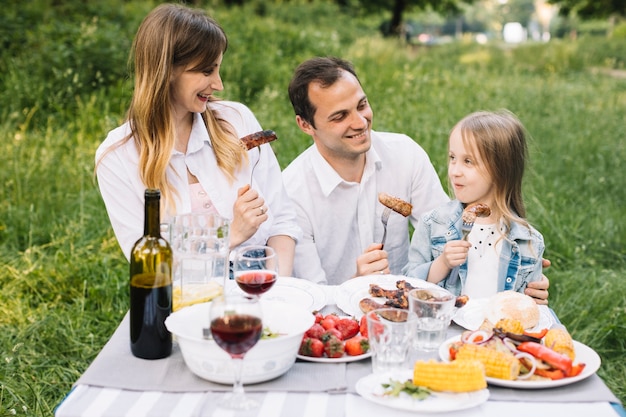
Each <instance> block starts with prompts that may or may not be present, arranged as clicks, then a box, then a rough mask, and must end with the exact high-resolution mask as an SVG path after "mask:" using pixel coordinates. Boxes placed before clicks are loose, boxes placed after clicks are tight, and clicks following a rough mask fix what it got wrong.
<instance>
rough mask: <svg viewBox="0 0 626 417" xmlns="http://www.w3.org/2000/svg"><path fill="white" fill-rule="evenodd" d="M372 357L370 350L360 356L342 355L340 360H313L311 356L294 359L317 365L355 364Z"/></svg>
mask: <svg viewBox="0 0 626 417" xmlns="http://www.w3.org/2000/svg"><path fill="white" fill-rule="evenodd" d="M371 356H372V351H371V350H370V351H369V352H365V353H364V354H362V355H357V356H350V355H347V354H345V353H344V354H343V356H342V357H341V358H326V357H322V358H315V357H313V356H304V355H300V354H298V355H296V357H297V358H298V359H302V360H303V361H308V362H317V363H343V362H356V361H360V360H363V359H367V358H370V357H371Z"/></svg>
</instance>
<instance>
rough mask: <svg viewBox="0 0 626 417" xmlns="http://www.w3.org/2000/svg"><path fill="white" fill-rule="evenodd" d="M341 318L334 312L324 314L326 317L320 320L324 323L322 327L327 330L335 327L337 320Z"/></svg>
mask: <svg viewBox="0 0 626 417" xmlns="http://www.w3.org/2000/svg"><path fill="white" fill-rule="evenodd" d="M338 320H339V317H337V316H336V315H334V314H328V315H326V316H324V318H323V319H322V320H321V321H320V324H321V325H322V327H324V328H325V329H326V330H328V329H334V328H335V326H336V325H337V321H338Z"/></svg>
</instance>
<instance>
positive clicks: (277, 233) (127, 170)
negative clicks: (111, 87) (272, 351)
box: [96, 4, 301, 276]
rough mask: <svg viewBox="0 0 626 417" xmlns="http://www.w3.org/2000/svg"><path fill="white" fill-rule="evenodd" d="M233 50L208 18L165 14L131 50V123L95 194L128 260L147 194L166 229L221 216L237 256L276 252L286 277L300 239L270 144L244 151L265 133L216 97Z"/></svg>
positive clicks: (106, 160)
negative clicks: (156, 201)
mask: <svg viewBox="0 0 626 417" xmlns="http://www.w3.org/2000/svg"><path fill="white" fill-rule="evenodd" d="M227 45H228V41H227V38H226V34H225V33H224V31H223V30H222V28H221V27H220V26H219V25H218V24H217V23H216V22H215V21H214V20H213V19H211V18H210V17H208V16H206V15H205V14H204V13H203V12H202V11H199V10H194V9H190V8H187V7H185V6H182V5H175V4H163V5H160V6H158V7H156V8H155V9H154V10H152V12H150V14H148V16H147V17H146V18H145V19H144V21H143V22H142V23H141V26H140V27H139V30H138V31H137V35H136V37H135V40H134V42H133V50H132V55H131V57H132V58H133V60H134V65H135V73H134V76H135V88H134V92H133V98H132V101H131V104H130V108H129V110H128V120H127V121H126V123H124V124H123V125H122V126H120V127H118V128H116V129H114V130H112V131H111V132H109V134H108V136H107V138H106V140H105V141H104V142H103V143H102V144H101V145H100V147H99V148H98V150H97V152H96V173H97V177H98V185H99V187H100V192H101V194H102V198H103V200H104V203H105V205H106V209H107V212H108V214H109V218H110V220H111V224H112V226H113V230H114V232H115V235H116V237H117V240H118V242H119V244H120V246H121V248H122V250H123V252H124V254H125V255H126V258H128V257H129V254H130V250H131V248H132V246H133V244H134V243H135V241H136V240H137V239H138V238H139V237H141V235H142V234H143V224H144V221H143V213H144V208H143V207H144V200H143V196H144V190H145V189H146V188H159V189H160V190H161V195H162V200H163V202H164V207H165V210H163V211H162V212H163V213H164V214H165V216H164V217H165V218H166V219H167V218H168V217H171V216H174V215H176V214H183V213H188V212H192V211H200V210H210V211H215V212H217V213H218V214H220V215H221V216H222V217H225V218H227V219H230V220H231V227H230V246H231V249H232V248H234V247H237V246H240V245H253V244H256V245H269V246H272V247H274V249H275V250H276V252H277V253H278V255H279V265H280V269H281V270H280V273H281V275H287V276H289V275H291V272H292V265H293V255H294V248H295V239H297V238H298V237H299V234H300V233H301V232H300V229H299V227H298V226H297V223H296V213H295V209H294V208H293V206H292V204H291V203H290V201H289V199H288V197H287V194H286V192H285V189H284V187H283V184H282V181H281V172H280V166H279V165H278V161H277V160H276V156H275V155H274V153H273V151H272V148H271V147H270V145H269V144H264V145H261V147H260V148H259V149H256V148H255V149H252V150H250V151H246V150H245V148H244V147H242V145H241V143H240V138H241V137H243V136H246V135H248V134H250V133H254V132H258V131H260V130H262V129H261V126H260V124H259V122H258V121H257V119H256V118H255V116H254V115H253V114H252V112H251V111H250V109H248V108H247V107H246V106H244V105H243V104H241V103H236V102H229V101H220V100H218V99H217V98H216V97H215V96H214V93H215V92H219V91H221V90H223V88H224V86H223V84H222V80H221V78H220V73H219V70H220V66H221V65H222V59H223V57H224V53H225V51H226V48H227ZM257 162H258V164H257ZM255 165H256V167H255V168H254V171H252V167H253V166H255ZM252 172H253V173H254V176H253V177H252V178H251V173H252Z"/></svg>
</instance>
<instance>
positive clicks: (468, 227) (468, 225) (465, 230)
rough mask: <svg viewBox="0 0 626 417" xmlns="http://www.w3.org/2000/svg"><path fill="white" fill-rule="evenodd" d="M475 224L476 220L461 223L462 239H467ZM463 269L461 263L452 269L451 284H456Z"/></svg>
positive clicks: (449, 280)
mask: <svg viewBox="0 0 626 417" xmlns="http://www.w3.org/2000/svg"><path fill="white" fill-rule="evenodd" d="M473 226H474V222H466V221H463V223H461V236H462V237H461V240H467V236H468V235H469V233H470V232H471V231H472V227H473ZM460 269H461V265H459V266H455V267H454V268H453V269H452V271H450V278H449V279H448V282H449V283H450V285H456V282H457V280H458V279H459V270H460ZM461 294H463V288H462V287H461Z"/></svg>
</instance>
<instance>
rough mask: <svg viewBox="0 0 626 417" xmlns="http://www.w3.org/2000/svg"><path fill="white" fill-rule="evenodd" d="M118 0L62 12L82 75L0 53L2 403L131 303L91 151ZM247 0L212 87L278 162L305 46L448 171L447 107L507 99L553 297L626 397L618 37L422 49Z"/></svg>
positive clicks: (58, 387) (503, 103)
mask: <svg viewBox="0 0 626 417" xmlns="http://www.w3.org/2000/svg"><path fill="white" fill-rule="evenodd" d="M111 4H112V5H113V6H111V7H112V8H114V7H117V8H115V9H114V10H113V9H112V10H104V11H103V13H102V14H101V17H100V20H98V21H96V20H91V19H84V21H85V22H87V23H72V21H73V20H72V19H69V23H67V24H68V25H70V26H71V25H72V24H74V25H75V26H77V27H81V30H80V31H76V33H77V34H75V35H74V36H78V37H79V38H80V39H81V40H82V43H81V42H73V43H72V45H74V49H71V48H70V49H69V50H65V49H64V51H66V52H67V54H69V58H67V57H66V59H70V58H71V57H72V52H71V51H73V50H74V51H83V52H85V51H86V52H85V56H88V57H93V56H94V54H93V53H91V52H90V49H89V48H94V50H96V51H100V52H101V53H103V54H104V53H105V51H108V52H107V53H109V54H110V56H109V55H105V56H104V59H102V62H104V64H103V63H102V62H99V64H98V65H100V66H101V67H99V68H100V69H99V70H98V71H100V74H101V75H100V78H97V77H96V78H97V80H99V81H93V82H91V83H88V82H83V81H80V80H83V78H82V77H83V76H84V77H85V78H84V79H86V78H87V72H88V71H89V68H94V67H95V63H94V62H92V61H88V62H83V61H81V60H76V61H75V62H77V64H76V66H75V67H74V68H73V69H74V71H75V72H74V73H73V74H72V75H73V76H69V75H67V74H66V72H67V71H65V72H64V71H63V70H64V68H63V67H59V68H58V71H44V69H45V68H47V69H49V68H48V67H49V66H47V65H46V61H45V59H46V57H45V56H44V51H40V52H41V56H39V55H38V54H37V53H36V51H35V52H33V50H28V51H27V53H21V54H19V53H18V54H17V56H16V57H14V58H10V59H9V57H8V55H6V54H5V55H3V60H2V64H1V66H0V74H2V75H1V77H2V78H0V87H2V88H0V166H2V170H0V183H1V184H3V186H2V187H1V188H0V265H1V266H0V285H1V288H2V291H0V335H1V336H0V353H1V355H2V357H1V358H0V359H1V360H2V367H1V368H0V415H25V416H50V415H52V413H53V409H54V407H55V406H56V405H57V404H58V403H59V402H60V401H61V400H62V399H63V397H64V395H65V394H66V393H67V392H68V391H69V390H70V388H71V385H72V383H73V382H75V381H76V380H77V379H78V377H79V376H80V375H81V373H82V372H83V371H84V370H85V369H86V367H87V366H88V365H89V363H90V361H91V360H93V358H94V357H95V356H96V355H97V353H98V352H99V350H100V349H101V348H102V346H103V345H104V343H106V341H107V340H108V338H109V336H110V335H111V333H112V332H113V330H114V329H115V327H116V326H117V324H118V323H119V321H120V319H121V318H122V317H123V315H124V314H125V312H126V310H127V309H128V294H127V279H128V274H127V269H128V266H127V263H126V261H125V259H124V258H123V256H122V254H121V251H120V249H119V247H118V246H117V242H116V240H115V238H114V236H113V233H112V231H111V229H110V225H109V222H108V218H107V215H106V212H105V209H104V206H103V204H102V201H101V199H100V196H99V193H98V190H97V186H96V184H95V181H94V179H93V156H94V152H95V149H96V147H97V146H98V144H99V143H100V141H102V140H103V138H104V137H105V135H106V132H107V131H108V130H109V129H111V128H113V127H115V126H116V125H117V124H119V123H120V122H121V121H122V119H123V117H124V112H125V109H126V104H127V102H128V99H129V95H130V90H131V84H130V83H129V81H128V79H127V78H126V76H125V75H124V74H125V72H124V71H123V70H120V68H119V63H120V62H121V63H123V62H124V61H125V57H126V55H127V52H128V46H129V43H130V39H132V36H133V33H134V31H135V29H136V25H137V22H138V21H139V19H141V18H142V17H143V15H144V14H145V12H146V11H147V10H149V9H150V6H151V4H150V2H131V4H127V3H126V2H121V1H119V2H116V1H113V2H112V3H111ZM251 7H252V6H251ZM255 7H256V8H255V9H248V10H244V11H241V10H238V9H220V10H214V13H213V14H214V16H215V17H216V18H217V19H218V20H219V21H220V22H221V23H222V25H223V26H224V28H225V29H226V31H227V33H228V34H229V36H230V47H229V50H228V52H227V54H226V56H225V59H224V63H223V74H222V75H223V78H224V81H225V86H226V90H225V91H224V92H223V94H222V96H223V97H225V98H229V99H235V100H241V101H244V102H245V103H246V104H248V105H249V106H250V107H251V108H252V110H253V111H254V112H255V113H256V115H257V117H258V119H259V120H260V122H261V124H262V125H263V126H264V127H265V128H271V129H274V130H275V131H276V132H277V133H278V137H279V138H280V139H279V140H278V141H276V142H274V143H273V145H274V149H275V151H276V153H277V155H278V158H279V161H280V163H281V165H283V166H285V165H286V164H287V163H288V162H289V161H290V160H291V159H293V158H294V157H295V156H296V155H297V154H298V153H299V152H300V151H302V150H303V149H305V148H306V147H307V146H309V141H308V138H307V137H306V136H305V135H304V134H302V133H301V132H299V130H298V129H297V127H296V125H295V122H294V120H293V118H294V117H293V112H292V110H291V107H290V104H289V101H288V98H287V93H286V87H287V83H288V80H289V78H290V76H291V72H292V70H293V68H294V67H295V66H296V65H297V64H298V63H299V62H300V61H302V60H303V59H306V58H308V57H311V56H313V55H331V54H332V55H340V56H342V57H344V58H347V59H350V60H352V61H353V62H354V63H355V65H356V68H357V70H358V72H359V75H360V78H361V81H362V83H363V85H364V88H365V90H366V93H367V94H368V96H369V99H370V102H371V104H372V107H373V109H374V112H375V118H374V128H375V129H377V130H391V131H398V132H404V133H406V134H408V135H410V136H412V137H413V138H415V139H416V140H417V141H418V142H419V143H420V144H421V145H422V146H423V147H424V148H425V149H426V150H427V152H428V153H429V154H430V155H431V157H432V160H433V162H434V164H435V166H436V168H437V169H438V172H439V174H440V176H441V178H442V179H443V178H445V160H446V140H447V134H448V131H449V129H450V128H451V127H452V125H453V124H454V123H455V122H456V121H457V120H458V119H460V118H461V117H463V116H464V115H465V114H467V113H469V112H471V111H475V110H479V109H497V108H502V107H506V108H508V109H510V110H512V111H513V112H515V113H516V114H517V115H518V116H519V117H520V119H521V120H522V121H523V122H524V123H525V125H526V127H527V129H528V131H529V132H530V133H531V135H532V137H533V140H532V143H531V167H530V171H529V172H528V174H527V177H526V181H525V188H524V192H525V199H526V203H527V206H528V207H527V209H528V213H529V218H530V221H531V222H532V223H533V224H534V225H535V226H536V227H537V228H538V229H539V230H540V231H541V232H542V233H543V234H544V238H545V241H546V244H547V251H546V254H545V256H546V257H547V258H549V259H551V260H552V267H551V268H549V269H548V270H547V271H546V275H548V277H549V278H550V282H551V287H550V305H551V307H552V308H553V309H554V310H555V311H556V313H557V314H558V316H559V317H560V319H561V320H562V322H563V323H564V324H565V325H566V326H567V327H568V329H569V330H570V331H571V332H572V334H573V336H574V338H575V339H577V340H579V341H581V342H583V343H585V344H587V345H589V346H591V347H593V348H594V349H595V350H596V351H597V352H598V353H599V354H600V356H601V357H602V361H603V365H602V367H601V369H600V371H599V375H600V376H601V377H602V378H603V379H604V381H605V382H606V383H607V384H608V385H609V387H610V388H611V389H612V390H613V392H614V393H615V394H616V395H617V396H618V397H619V398H620V400H621V401H622V402H624V401H626V388H625V387H626V365H625V363H624V360H623V358H624V357H625V355H626V346H625V344H626V342H625V341H626V324H625V323H626V301H625V300H626V296H625V294H626V280H625V279H624V270H625V269H626V250H625V248H626V222H625V221H624V218H623V217H624V214H625V213H626V204H625V202H626V180H625V179H624V175H623V168H622V166H623V161H624V160H626V133H625V130H624V114H626V78H622V77H620V76H619V75H620V74H621V72H620V70H623V69H624V61H623V59H624V57H625V56H626V53H625V50H624V46H623V43H624V42H623V40H621V41H620V40H614V41H609V40H605V39H592V40H585V39H580V40H578V41H576V42H566V41H561V40H555V41H554V42H551V43H549V44H529V45H524V46H520V47H517V48H510V47H504V46H502V45H498V44H491V45H486V46H479V45H475V44H461V43H454V44H449V45H441V46H437V47H432V48H426V47H415V46H410V45H406V44H402V43H400V42H398V41H397V40H391V39H382V38H380V37H379V36H378V34H377V32H376V27H377V24H378V23H379V22H372V21H369V20H368V19H366V18H362V19H352V18H350V17H349V16H348V15H344V14H342V13H341V12H339V11H338V10H335V9H334V8H333V7H331V6H328V5H320V4H317V3H313V4H310V5H306V6H305V5H297V4H296V5H288V6H287V5H282V6H281V7H280V8H276V9H272V8H271V6H267V7H268V9H265V8H263V9H259V6H255ZM105 12H106V13H105ZM114 12H115V13H114ZM241 13H247V15H248V16H249V17H248V18H247V19H246V20H245V22H243V21H242V20H241V18H240V16H241ZM7 16H8V14H7ZM119 16H123V19H122V18H119ZM107 19H108V20H107ZM278 22H280V24H278ZM312 22H315V23H312ZM44 29H45V30H44ZM42 31H43V33H45V35H46V39H48V41H47V42H48V43H47V44H46V42H45V41H44V40H43V39H41V40H40V41H41V42H42V43H43V44H44V45H46V48H47V49H50V48H54V47H57V48H60V47H59V46H56V45H60V43H54V42H53V40H54V39H55V37H54V35H55V34H56V33H57V32H55V30H54V28H53V27H52V28H51V27H45V28H42ZM34 33H36V31H35V32H34ZM64 33H66V32H64ZM31 36H35V35H31ZM95 40H98V42H95ZM90 41H91V43H90ZM33 44H34V43H33ZM90 45H91V46H90ZM268 45H271V47H270V46H268ZM81 48H82V49H81ZM7 50H8V49H7ZM58 51H60V49H57V52H58ZM87 52H89V53H87ZM59 53H60V52H59ZM82 59H85V57H82ZM93 59H95V58H93ZM72 62H74V61H72ZM106 63H109V64H108V65H110V66H111V67H110V68H109V70H110V71H109V72H107V71H108V70H107V67H106V65H107V64H106ZM114 63H116V65H113V64H114ZM55 65H62V63H61V60H60V61H59V63H58V64H55ZM598 68H600V69H602V68H605V69H610V70H617V71H616V72H614V74H616V75H617V76H615V75H610V74H607V73H605V72H604V71H597V69H598ZM53 69H54V68H53ZM81 70H82V72H81ZM116 72H117V73H119V74H121V75H119V76H117V77H112V74H115V73H116ZM54 77H58V78H54ZM106 77H111V78H112V81H109V82H105V81H106V80H105V79H104V78H106ZM77 80H78V81H77ZM79 81H80V82H79ZM99 83H100V84H99Z"/></svg>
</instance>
